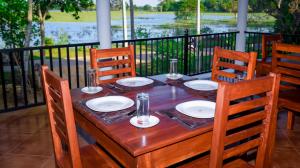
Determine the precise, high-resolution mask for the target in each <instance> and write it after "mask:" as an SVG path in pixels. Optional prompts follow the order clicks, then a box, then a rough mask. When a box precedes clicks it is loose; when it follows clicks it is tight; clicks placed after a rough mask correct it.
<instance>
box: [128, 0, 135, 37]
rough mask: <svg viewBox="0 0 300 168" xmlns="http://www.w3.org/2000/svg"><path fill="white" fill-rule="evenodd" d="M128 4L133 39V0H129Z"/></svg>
mask: <svg viewBox="0 0 300 168" xmlns="http://www.w3.org/2000/svg"><path fill="white" fill-rule="evenodd" d="M129 4H130V5H129V6H130V29H131V39H135V32H134V6H133V0H129Z"/></svg>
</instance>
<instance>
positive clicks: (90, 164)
mask: <svg viewBox="0 0 300 168" xmlns="http://www.w3.org/2000/svg"><path fill="white" fill-rule="evenodd" d="M80 157H81V162H82V166H83V168H97V167H99V168H118V167H120V166H119V165H118V164H117V163H116V162H115V161H114V160H113V159H112V158H111V157H110V156H108V155H107V154H106V153H105V152H104V151H102V150H101V149H100V148H99V147H97V146H96V145H86V146H84V147H81V148H80ZM59 162H60V163H62V164H59V165H63V166H59V167H63V168H72V166H71V162H70V157H68V156H65V157H63V158H62V159H60V161H59Z"/></svg>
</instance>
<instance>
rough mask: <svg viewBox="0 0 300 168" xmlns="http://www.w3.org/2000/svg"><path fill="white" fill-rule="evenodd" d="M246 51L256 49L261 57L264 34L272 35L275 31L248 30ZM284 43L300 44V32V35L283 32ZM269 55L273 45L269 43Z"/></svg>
mask: <svg viewBox="0 0 300 168" xmlns="http://www.w3.org/2000/svg"><path fill="white" fill-rule="evenodd" d="M245 33H246V51H247V52H250V51H255V52H257V54H258V58H261V53H262V36H263V35H264V34H265V35H272V34H275V33H262V32H249V31H246V32H245ZM281 35H282V38H283V42H284V43H288V44H300V34H299V35H290V34H281ZM266 51H267V55H269V56H270V55H271V51H272V45H271V44H268V45H267V49H266Z"/></svg>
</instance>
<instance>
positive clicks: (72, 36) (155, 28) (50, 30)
mask: <svg viewBox="0 0 300 168" xmlns="http://www.w3.org/2000/svg"><path fill="white" fill-rule="evenodd" d="M201 17H202V19H204V20H214V21H217V20H228V19H232V17H233V16H219V15H202V16H201ZM174 23H175V15H174V14H144V15H140V16H137V17H136V18H135V27H139V26H141V27H144V28H146V29H147V31H148V32H150V37H161V36H176V35H182V34H183V33H184V29H185V28H161V27H160V25H168V24H174ZM111 24H112V26H113V28H112V38H113V40H122V39H123V33H122V28H121V26H122V20H112V21H111ZM129 24H130V20H129V19H128V25H129ZM202 26H205V27H209V28H210V29H211V30H212V31H213V32H214V33H218V32H227V31H235V30H236V27H235V26H232V25H228V24H205V25H202ZM191 29H193V28H191ZM270 29H271V28H269V27H263V28H248V30H250V31H270ZM128 31H130V29H128ZM63 33H67V36H68V39H69V43H83V42H96V41H98V40H97V30H96V22H67V23H66V22H46V36H47V37H51V38H53V39H54V41H56V42H57V41H58V40H59V37H60V35H61V34H63ZM128 34H129V35H130V32H128ZM129 38H130V37H129Z"/></svg>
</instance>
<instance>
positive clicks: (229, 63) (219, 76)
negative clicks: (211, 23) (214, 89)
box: [211, 47, 257, 82]
mask: <svg viewBox="0 0 300 168" xmlns="http://www.w3.org/2000/svg"><path fill="white" fill-rule="evenodd" d="M256 57H257V53H256V52H250V53H246V52H239V51H232V50H226V49H223V48H221V47H215V48H214V58H213V67H212V76H211V79H212V80H214V81H222V80H226V79H227V80H226V81H229V82H230V81H233V79H235V78H237V74H236V73H230V72H226V71H222V69H232V70H234V71H235V72H241V73H247V75H246V77H245V80H250V79H252V78H253V77H254V72H255V66H256ZM235 61H239V62H242V63H244V65H239V64H236V63H235ZM228 79H230V80H228Z"/></svg>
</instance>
